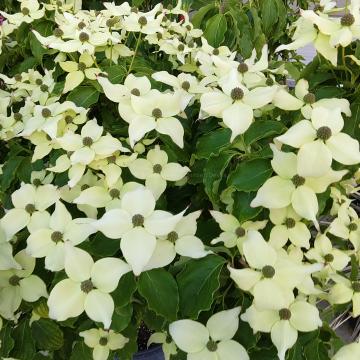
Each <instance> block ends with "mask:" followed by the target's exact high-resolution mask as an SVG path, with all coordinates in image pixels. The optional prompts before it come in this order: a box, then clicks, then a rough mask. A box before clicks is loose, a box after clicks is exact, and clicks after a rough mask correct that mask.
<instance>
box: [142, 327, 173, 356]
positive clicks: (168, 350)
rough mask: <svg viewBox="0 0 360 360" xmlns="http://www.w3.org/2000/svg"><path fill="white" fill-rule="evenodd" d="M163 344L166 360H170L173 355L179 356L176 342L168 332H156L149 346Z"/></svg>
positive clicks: (150, 339) (149, 341)
mask: <svg viewBox="0 0 360 360" xmlns="http://www.w3.org/2000/svg"><path fill="white" fill-rule="evenodd" d="M154 343H155V344H162V351H163V353H164V356H165V360H170V357H171V355H176V354H177V348H176V345H175V343H174V341H172V340H171V337H170V336H169V335H168V334H167V333H166V332H156V333H154V334H152V335H151V336H150V338H149V340H148V343H147V346H148V347H149V346H150V345H151V344H154Z"/></svg>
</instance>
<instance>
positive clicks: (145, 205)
mask: <svg viewBox="0 0 360 360" xmlns="http://www.w3.org/2000/svg"><path fill="white" fill-rule="evenodd" d="M181 217H182V213H180V214H178V215H175V216H174V215H172V214H170V213H168V212H166V211H162V210H155V198H154V195H153V194H152V192H151V191H150V190H148V189H146V188H137V189H135V190H133V191H129V192H127V193H125V194H124V195H123V197H122V199H121V207H120V208H118V209H112V210H109V211H107V212H106V213H105V214H104V216H103V217H102V218H101V219H99V220H98V221H96V222H94V223H93V224H92V226H94V227H95V228H96V229H98V230H99V231H101V232H102V233H103V234H104V235H105V236H107V237H108V238H110V239H121V241H120V248H121V251H122V253H123V255H124V257H125V259H126V261H127V262H128V263H129V264H130V266H131V268H132V270H133V272H134V274H135V275H140V273H141V272H142V271H143V270H144V268H145V267H146V266H147V264H148V263H149V261H150V260H151V258H152V256H153V254H154V252H155V250H156V247H157V240H156V237H157V236H165V235H167V234H169V233H170V232H171V231H173V230H174V228H175V226H176V224H177V223H178V222H179V220H180V219H181ZM158 255H159V256H162V258H161V262H162V263H166V265H167V264H169V263H170V262H171V261H172V260H173V254H172V252H170V253H163V254H161V253H160V254H158ZM158 261H160V260H158ZM161 266H165V265H164V264H162V265H161Z"/></svg>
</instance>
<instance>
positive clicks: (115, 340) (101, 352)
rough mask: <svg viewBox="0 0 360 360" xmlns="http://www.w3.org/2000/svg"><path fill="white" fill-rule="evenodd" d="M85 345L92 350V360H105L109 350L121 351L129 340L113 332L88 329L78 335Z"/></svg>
mask: <svg viewBox="0 0 360 360" xmlns="http://www.w3.org/2000/svg"><path fill="white" fill-rule="evenodd" d="M79 335H80V336H81V337H83V338H84V342H85V344H86V345H87V346H88V347H90V348H93V349H94V350H93V359H94V360H107V359H108V357H109V353H110V350H117V349H122V348H123V347H124V346H125V345H126V344H127V343H128V342H129V339H128V338H126V337H124V336H123V335H121V334H119V333H116V332H115V331H114V330H103V329H90V330H85V331H82V332H80V333H79Z"/></svg>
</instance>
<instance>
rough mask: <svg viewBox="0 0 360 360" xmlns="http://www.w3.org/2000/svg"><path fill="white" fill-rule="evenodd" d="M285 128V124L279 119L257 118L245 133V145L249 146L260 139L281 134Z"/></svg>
mask: <svg viewBox="0 0 360 360" xmlns="http://www.w3.org/2000/svg"><path fill="white" fill-rule="evenodd" d="M285 129H286V128H285V126H284V125H283V124H282V123H281V122H279V121H275V120H257V121H255V122H253V123H252V124H251V126H250V127H249V129H248V130H247V131H246V133H245V134H244V142H245V145H247V146H249V145H251V144H252V143H254V142H255V141H258V140H260V139H264V138H266V137H269V136H273V135H277V134H281V133H282V132H283V131H284V130H285Z"/></svg>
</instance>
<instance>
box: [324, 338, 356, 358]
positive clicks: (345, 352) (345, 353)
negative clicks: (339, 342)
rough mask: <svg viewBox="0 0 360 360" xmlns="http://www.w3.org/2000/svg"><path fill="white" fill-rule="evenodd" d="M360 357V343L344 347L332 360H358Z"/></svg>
mask: <svg viewBox="0 0 360 360" xmlns="http://www.w3.org/2000/svg"><path fill="white" fill-rule="evenodd" d="M359 357H360V342H353V343H351V344H347V345H344V346H343V347H342V348H340V350H338V351H337V352H336V354H335V355H334V356H333V357H332V358H331V360H357V359H358V358H359Z"/></svg>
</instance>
